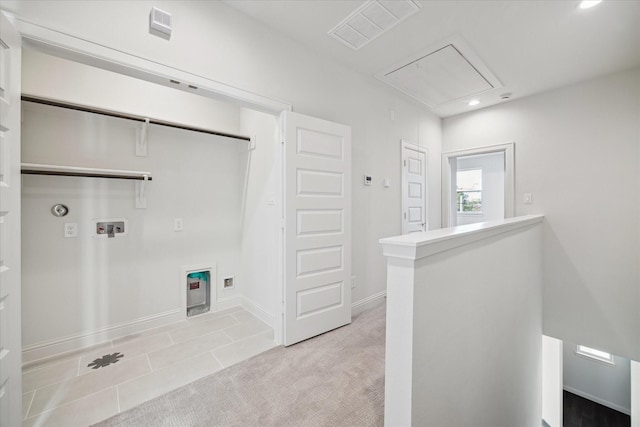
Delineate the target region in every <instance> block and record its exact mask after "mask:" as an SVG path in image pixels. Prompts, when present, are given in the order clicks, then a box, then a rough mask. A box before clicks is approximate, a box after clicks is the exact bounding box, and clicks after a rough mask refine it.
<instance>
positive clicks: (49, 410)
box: [25, 385, 116, 420]
mask: <svg viewBox="0 0 640 427" xmlns="http://www.w3.org/2000/svg"><path fill="white" fill-rule="evenodd" d="M111 388H116V386H115V385H112V386H110V387H107V388H103V389H100V390H98V391H94V392H93V393H89V394H85V395H82V396H81V397H79V398H77V399H73V400H70V401H68V402H65V403H63V404H62V405H58V406H54V407H52V408H47V409H45V410H44V411H40V412H38V413H37V414H35V415H31V414H29V415H31V416H30V417H28V418H25V420H30V419H32V418H35V417H39V416H40V415H42V414H44V413H46V412H51V411H55V410H58V409H60V408H63V407H65V406H68V405H70V404H72V403H75V402H77V401H79V400H82V399H84V398H86V397H89V396H93V395H96V394H98V393H102V392H104V391H106V390H109V389H111ZM29 411H31V407H29Z"/></svg>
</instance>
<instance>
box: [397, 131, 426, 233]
mask: <svg viewBox="0 0 640 427" xmlns="http://www.w3.org/2000/svg"><path fill="white" fill-rule="evenodd" d="M426 159H427V154H426V151H425V149H424V148H421V147H418V146H416V145H413V144H409V143H408V142H406V141H402V234H408V233H416V232H420V231H426V230H427V216H426V196H427V194H426V193H427V192H426V180H427V178H426V172H427V165H426Z"/></svg>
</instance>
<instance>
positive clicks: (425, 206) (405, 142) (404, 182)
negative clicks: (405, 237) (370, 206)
mask: <svg viewBox="0 0 640 427" xmlns="http://www.w3.org/2000/svg"><path fill="white" fill-rule="evenodd" d="M405 148H407V149H410V150H415V151H418V152H419V153H424V185H423V188H422V197H423V202H424V204H423V205H422V209H423V212H424V215H423V216H424V218H423V219H424V223H425V225H424V231H427V230H428V229H429V218H428V216H427V213H428V212H429V210H428V205H429V197H428V196H429V195H428V192H427V189H428V188H429V183H428V182H427V180H428V179H429V170H428V167H429V153H427V148H426V147H422V146H420V145H416V144H413V143H411V142H409V141H408V140H406V139H401V140H400V175H401V181H402V196H401V198H400V215H401V220H402V234H407V233H408V231H407V225H408V221H407V219H406V218H405V217H404V214H405V205H404V201H405V192H406V186H407V167H406V166H405V165H404V161H405V159H404V150H405Z"/></svg>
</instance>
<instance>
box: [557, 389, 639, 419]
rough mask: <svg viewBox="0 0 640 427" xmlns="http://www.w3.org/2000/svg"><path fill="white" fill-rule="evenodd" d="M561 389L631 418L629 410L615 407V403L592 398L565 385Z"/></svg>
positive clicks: (618, 406) (595, 397) (596, 397)
mask: <svg viewBox="0 0 640 427" xmlns="http://www.w3.org/2000/svg"><path fill="white" fill-rule="evenodd" d="M562 388H563V389H564V390H566V391H568V392H569V393H573V394H575V395H577V396H580V397H584V398H585V399H588V400H591V401H593V402H596V403H599V404H601V405H603V406H606V407H607V408H611V409H613V410H615V411H618V412H622V413H623V414H626V415H629V416H631V409H629V408H624V407H622V406H620V405H616V404H615V403H611V402H609V401H607V400H604V399H601V398H599V397H598V396H593V395H591V394H589V393H585V392H583V391H580V390H576V389H575V388H573V387H569V386H566V385H565V386H564V387H562Z"/></svg>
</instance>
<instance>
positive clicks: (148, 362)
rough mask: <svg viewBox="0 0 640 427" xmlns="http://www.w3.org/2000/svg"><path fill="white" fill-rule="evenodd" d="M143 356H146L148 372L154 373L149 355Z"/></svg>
mask: <svg viewBox="0 0 640 427" xmlns="http://www.w3.org/2000/svg"><path fill="white" fill-rule="evenodd" d="M144 355H145V356H147V364H148V365H149V371H151V372H155V369H153V366H152V365H151V358H150V357H149V353H148V352H147V353H145V354H144Z"/></svg>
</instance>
